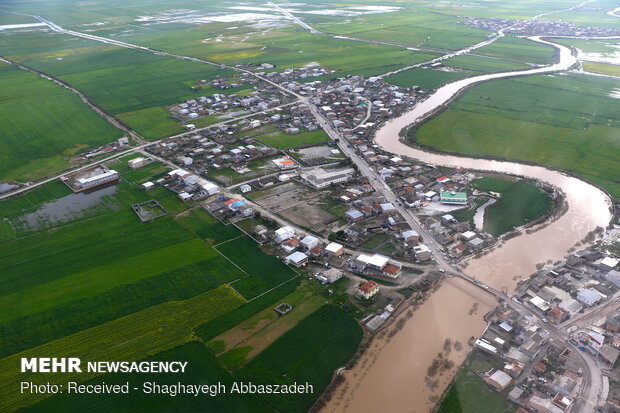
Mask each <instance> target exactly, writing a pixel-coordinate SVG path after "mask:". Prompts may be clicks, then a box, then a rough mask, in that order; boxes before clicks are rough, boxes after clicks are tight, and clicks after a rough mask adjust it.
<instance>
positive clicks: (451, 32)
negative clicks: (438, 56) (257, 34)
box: [318, 4, 489, 50]
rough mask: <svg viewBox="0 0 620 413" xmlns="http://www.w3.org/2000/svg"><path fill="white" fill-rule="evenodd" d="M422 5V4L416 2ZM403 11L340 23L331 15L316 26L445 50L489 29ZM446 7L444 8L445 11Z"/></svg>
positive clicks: (441, 16) (475, 40)
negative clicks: (480, 28)
mask: <svg viewBox="0 0 620 413" xmlns="http://www.w3.org/2000/svg"><path fill="white" fill-rule="evenodd" d="M420 5H421V6H422V7H424V6H425V5H424V4H420ZM417 6H418V5H417V4H416V10H415V11H412V10H403V11H399V12H395V13H390V14H389V18H388V19H386V16H385V15H380V14H378V15H377V14H375V15H373V14H371V15H365V16H359V17H356V18H354V19H351V21H350V22H348V23H347V24H343V23H342V21H341V19H339V18H337V19H334V18H332V19H331V20H332V22H333V23H330V22H325V23H322V24H320V25H318V27H319V28H320V29H321V30H325V31H326V32H331V33H337V34H343V35H347V36H351V37H358V38H362V39H369V40H378V41H385V42H393V43H398V44H406V45H408V46H413V47H415V46H421V47H429V48H437V49H445V50H457V49H461V48H463V47H466V46H469V45H472V44H475V43H478V42H481V41H483V40H484V39H485V37H486V35H488V34H489V32H487V31H484V30H479V29H473V28H470V27H467V26H465V25H458V24H455V23H456V21H457V20H458V19H457V17H456V16H451V15H447V14H440V13H437V12H427V11H421V10H420V9H418V8H417ZM445 10H446V9H444V11H445Z"/></svg>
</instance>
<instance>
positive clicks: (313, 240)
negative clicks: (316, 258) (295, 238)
mask: <svg viewBox="0 0 620 413" xmlns="http://www.w3.org/2000/svg"><path fill="white" fill-rule="evenodd" d="M301 245H303V246H304V248H305V249H306V250H308V251H309V250H311V249H312V248H314V247H316V246H318V245H319V239H318V238H317V237H313V236H312V235H308V236H306V237H305V238H304V239H302V240H301Z"/></svg>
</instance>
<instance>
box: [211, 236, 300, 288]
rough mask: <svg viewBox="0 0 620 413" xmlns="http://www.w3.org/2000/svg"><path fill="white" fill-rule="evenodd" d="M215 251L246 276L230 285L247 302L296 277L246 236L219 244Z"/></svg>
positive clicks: (289, 269)
mask: <svg viewBox="0 0 620 413" xmlns="http://www.w3.org/2000/svg"><path fill="white" fill-rule="evenodd" d="M216 249H217V251H219V252H220V253H221V254H222V255H223V256H225V257H226V258H228V259H229V260H231V261H233V262H234V263H235V264H236V265H237V266H239V268H241V269H242V270H243V271H244V272H245V273H247V274H248V276H247V277H245V278H242V279H241V280H239V281H236V282H234V283H231V286H232V287H233V288H234V289H235V290H237V291H238V292H239V293H240V294H241V295H242V296H243V297H245V298H246V299H248V300H250V299H252V298H255V297H256V296H258V295H260V294H261V293H264V292H265V291H267V290H269V289H271V288H274V287H276V286H277V285H279V284H281V283H283V282H285V281H287V280H290V279H291V278H293V277H295V276H296V273H295V271H293V270H292V269H291V268H290V267H288V266H287V265H286V264H284V263H283V262H282V261H280V260H279V259H277V258H276V257H274V256H273V255H266V254H265V253H263V252H262V251H261V249H260V248H259V246H258V245H257V244H256V242H255V241H254V240H252V239H251V238H248V237H247V236H243V237H241V238H237V239H235V240H234V241H229V242H226V243H224V244H219V245H218V246H217V247H216Z"/></svg>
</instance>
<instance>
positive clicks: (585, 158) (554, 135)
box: [416, 74, 620, 198]
mask: <svg viewBox="0 0 620 413" xmlns="http://www.w3.org/2000/svg"><path fill="white" fill-rule="evenodd" d="M615 87H616V83H615V81H614V80H613V79H607V78H599V77H594V76H587V75H575V74H570V75H563V76H558V75H555V76H533V77H527V78H519V79H511V80H497V81H492V82H487V83H484V84H481V85H479V86H476V87H474V88H472V89H471V90H470V91H469V92H467V93H466V94H465V95H463V96H462V97H461V98H460V99H458V100H457V101H456V102H454V103H453V104H452V105H451V106H450V108H449V109H448V110H447V111H445V112H444V113H442V114H440V115H439V116H437V117H435V118H434V119H432V120H430V121H429V122H427V123H425V124H424V125H422V126H421V127H420V128H419V129H418V130H417V132H416V139H417V141H418V142H420V143H421V144H424V145H428V146H432V147H435V148H438V149H442V150H446V151H453V152H459V153H464V154H469V155H473V154H484V155H494V156H500V157H504V158H509V159H518V160H524V161H530V162H536V163H539V164H543V165H548V166H551V167H555V168H559V169H563V170H567V171H569V172H572V173H574V174H576V175H579V176H582V177H584V178H586V179H588V180H590V181H592V182H594V183H595V184H597V185H600V186H601V187H603V188H604V189H606V190H607V191H608V192H610V193H611V195H612V196H613V197H615V198H618V197H620V183H618V181H617V177H618V175H619V174H620V164H619V163H618V162H617V160H616V157H615V156H613V154H616V153H619V152H620V140H619V139H618V136H617V135H618V134H617V128H618V127H619V126H620V116H619V115H618V111H616V110H615V107H616V106H617V104H616V100H615V99H614V98H612V97H610V96H609V95H610V93H611V92H612V90H613V89H614V88H615Z"/></svg>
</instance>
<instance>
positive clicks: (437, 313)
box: [324, 37, 611, 413]
mask: <svg viewBox="0 0 620 413" xmlns="http://www.w3.org/2000/svg"><path fill="white" fill-rule="evenodd" d="M531 39H532V40H534V41H537V42H540V43H545V44H549V45H552V46H553V47H555V48H556V49H557V50H558V51H559V56H560V59H559V62H558V63H557V64H554V65H552V66H549V67H542V68H536V69H531V70H525V71H521V72H506V73H495V74H489V75H482V76H476V77H472V78H468V79H463V80H459V81H456V82H453V83H450V84H447V85H445V86H443V87H441V88H439V89H438V90H437V91H436V92H435V93H433V94H432V95H431V96H429V97H428V98H427V99H425V100H424V101H422V102H420V103H418V104H417V105H416V106H415V107H414V108H413V109H412V110H410V111H407V112H405V113H403V114H402V115H401V116H399V117H398V118H394V119H392V120H390V121H388V122H386V123H385V124H384V125H383V126H382V127H381V128H380V129H379V130H378V131H377V133H376V136H375V141H376V143H377V144H378V145H380V146H381V147H382V148H383V149H384V150H386V151H388V152H391V153H394V154H397V155H399V156H407V157H409V158H413V159H417V160H420V161H423V162H426V163H430V164H434V165H441V166H448V167H461V168H466V169H472V170H485V171H493V172H499V173H508V174H515V175H520V176H525V177H530V178H534V179H537V180H540V181H543V182H546V183H548V184H551V185H553V186H555V187H557V188H559V189H560V190H561V191H562V192H563V193H564V194H565V196H566V202H567V203H568V207H569V208H568V211H567V212H566V213H565V214H564V215H562V216H561V217H560V218H559V219H557V220H556V221H553V222H551V223H550V224H548V225H547V226H546V227H544V228H542V229H540V230H538V231H536V232H533V233H531V234H526V233H523V234H522V235H520V236H518V237H516V238H512V239H510V240H508V241H506V242H504V243H503V245H501V246H500V247H499V248H496V249H494V250H492V251H491V252H489V253H488V254H486V255H484V256H483V257H481V258H478V259H473V260H470V261H469V263H468V265H467V267H466V268H465V269H464V271H465V272H466V273H467V274H469V275H471V276H474V277H476V278H477V279H478V280H481V281H483V282H484V283H486V284H488V285H491V286H493V287H495V288H496V289H505V290H506V291H509V292H510V291H512V290H513V289H514V287H515V286H516V283H517V281H518V280H519V279H521V278H525V277H527V276H528V275H530V274H532V273H533V272H535V271H536V264H538V263H545V262H548V261H557V260H559V259H561V258H562V257H564V256H565V255H566V254H567V252H568V250H569V249H570V248H571V247H573V246H574V245H575V244H576V243H577V242H579V241H580V240H582V239H583V238H584V237H585V236H586V235H587V234H588V232H590V231H592V230H593V229H595V228H596V227H597V226H600V227H606V226H607V225H608V224H609V222H610V220H611V200H610V198H609V197H608V196H607V194H605V193H604V192H603V191H602V190H600V189H598V188H597V187H595V186H593V185H590V184H588V183H587V182H584V181H582V180H580V179H578V178H575V177H571V176H567V175H566V174H563V173H561V172H558V171H554V170H551V169H548V168H545V167H542V166H533V165H523V164H519V163H516V162H504V161H494V160H485V159H476V158H471V157H458V156H451V155H444V154H438V153H431V152H427V151H423V150H420V149H417V148H414V147H411V146H408V145H406V144H405V143H403V142H401V141H400V139H399V132H400V131H401V130H402V129H403V128H404V127H406V126H408V125H411V124H413V123H416V122H421V121H423V120H424V119H425V118H426V117H427V116H428V115H429V114H431V113H433V111H435V110H436V109H437V108H439V107H441V106H443V105H445V104H447V103H449V102H450V101H451V100H452V99H453V98H454V97H455V96H456V95H457V94H458V93H459V92H461V91H463V90H464V89H465V88H467V87H469V86H471V85H474V84H476V83H480V82H484V81H488V80H493V79H499V78H504V77H512V76H524V75H533V74H543V73H548V72H553V71H559V70H566V69H568V68H569V67H570V66H572V65H573V64H574V63H575V58H574V56H572V55H571V51H570V49H568V48H566V47H564V46H561V45H557V44H555V43H551V42H549V41H546V40H542V39H540V38H537V37H534V38H531ZM474 303H478V304H477V311H476V312H475V313H473V314H471V315H470V310H471V309H472V307H473V306H474ZM495 305H496V301H495V299H494V298H492V297H491V296H490V295H487V294H485V293H484V292H483V291H482V290H481V289H479V288H477V287H474V286H472V285H471V284H467V283H465V282H464V281H463V280H460V279H459V280H457V279H449V280H447V281H445V282H444V283H443V284H442V285H441V287H440V288H439V289H438V290H437V291H436V292H434V293H433V294H432V295H431V297H430V298H429V299H428V300H427V301H426V302H425V303H424V304H423V305H422V306H421V307H420V308H418V309H417V310H416V312H415V313H414V315H413V317H411V318H410V319H409V320H408V321H407V322H406V324H405V326H404V328H403V329H402V331H400V332H399V333H398V334H396V335H395V336H394V337H393V338H392V339H391V340H388V339H386V338H385V337H384V338H376V339H375V340H374V342H373V344H372V346H371V348H370V349H369V350H368V351H367V352H366V353H365V354H364V355H363V356H362V358H361V360H360V361H359V363H358V364H357V365H356V366H355V367H354V368H353V369H352V370H351V371H346V372H343V373H342V374H344V375H345V378H346V382H345V384H343V385H341V386H340V387H339V388H338V389H337V391H336V393H335V395H334V398H333V399H332V400H331V401H330V403H329V404H328V405H327V407H326V408H325V409H324V411H326V412H356V413H357V412H377V411H386V412H426V411H429V410H430V409H431V408H432V406H433V402H432V400H431V399H430V398H431V397H432V396H438V395H440V394H441V393H442V392H443V390H444V389H445V388H446V386H447V385H448V384H449V382H450V380H451V379H452V377H453V375H454V373H455V372H456V367H455V368H453V369H451V370H450V371H448V372H444V374H443V375H442V376H441V377H439V380H438V381H437V383H436V386H435V388H434V391H431V389H430V388H429V386H428V385H427V383H426V381H425V377H426V375H427V369H428V367H429V365H430V364H431V362H432V360H433V358H434V357H435V356H436V355H437V353H438V352H440V351H441V349H442V346H443V343H444V340H445V339H446V338H450V339H451V340H453V341H454V340H458V341H460V342H461V343H463V345H464V349H463V350H462V351H460V352H459V351H454V350H453V351H452V352H451V353H450V355H449V357H450V358H451V359H452V360H453V361H454V362H455V363H456V364H457V365H458V364H459V363H460V362H462V361H463V360H464V358H465V356H466V353H467V352H468V351H469V350H470V349H471V347H469V346H468V345H467V342H468V340H469V338H470V337H471V336H478V335H480V333H482V331H483V330H484V327H485V322H484V321H483V319H482V316H483V315H484V314H485V313H486V312H488V311H489V310H490V309H492V308H493V307H495Z"/></svg>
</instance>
